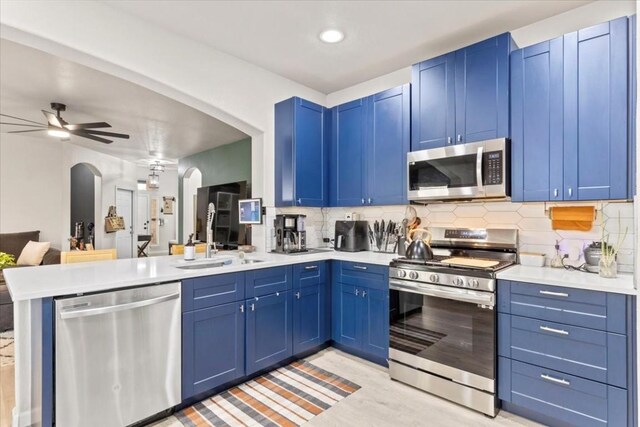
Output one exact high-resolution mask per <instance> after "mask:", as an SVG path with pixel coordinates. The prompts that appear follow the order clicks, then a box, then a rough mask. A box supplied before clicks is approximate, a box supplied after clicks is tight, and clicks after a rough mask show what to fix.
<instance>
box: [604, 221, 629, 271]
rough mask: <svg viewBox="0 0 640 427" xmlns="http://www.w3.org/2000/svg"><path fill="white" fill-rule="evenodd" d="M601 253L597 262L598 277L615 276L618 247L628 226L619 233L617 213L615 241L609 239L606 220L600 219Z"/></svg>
mask: <svg viewBox="0 0 640 427" xmlns="http://www.w3.org/2000/svg"><path fill="white" fill-rule="evenodd" d="M601 228H602V254H601V255H600V261H599V262H598V267H599V270H598V271H599V274H600V277H605V278H615V277H616V276H617V275H618V260H617V258H618V252H619V251H620V247H621V246H622V244H623V243H624V240H625V239H626V238H627V232H628V231H629V228H628V227H626V228H625V229H624V233H623V234H620V231H621V226H620V215H618V238H617V240H616V242H615V243H613V242H612V241H611V234H609V233H607V230H606V222H605V221H604V218H603V221H602V225H601Z"/></svg>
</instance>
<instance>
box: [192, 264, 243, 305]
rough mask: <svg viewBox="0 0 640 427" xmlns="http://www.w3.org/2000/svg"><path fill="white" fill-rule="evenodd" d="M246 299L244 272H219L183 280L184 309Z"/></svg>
mask: <svg viewBox="0 0 640 427" xmlns="http://www.w3.org/2000/svg"><path fill="white" fill-rule="evenodd" d="M242 299H244V273H229V274H218V275H215V276H206V277H197V278H195V279H187V280H183V281H182V311H183V312H186V311H191V310H199V309H201V308H207V307H213V306H214V305H220V304H228V303H230V302H235V301H240V300H242Z"/></svg>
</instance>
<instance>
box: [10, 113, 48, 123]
mask: <svg viewBox="0 0 640 427" xmlns="http://www.w3.org/2000/svg"><path fill="white" fill-rule="evenodd" d="M0 116H3V117H9V118H11V119H16V120H22V121H24V122H29V123H35V124H37V125H40V126H44V125H43V124H42V123H38V122H34V121H33V120H27V119H23V118H20V117H16V116H10V115H8V114H2V113H0Z"/></svg>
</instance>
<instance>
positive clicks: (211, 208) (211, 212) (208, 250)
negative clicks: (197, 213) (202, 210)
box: [205, 203, 218, 258]
mask: <svg viewBox="0 0 640 427" xmlns="http://www.w3.org/2000/svg"><path fill="white" fill-rule="evenodd" d="M215 213H216V207H215V205H214V204H213V203H209V208H208V209H207V248H206V254H205V258H211V256H212V255H214V254H216V253H218V250H217V249H215V248H214V249H213V251H212V250H211V245H212V244H214V245H215V242H212V240H213V230H212V227H213V215H214V214H215Z"/></svg>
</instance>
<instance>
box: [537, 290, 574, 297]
mask: <svg viewBox="0 0 640 427" xmlns="http://www.w3.org/2000/svg"><path fill="white" fill-rule="evenodd" d="M540 295H550V296H552V297H562V298H567V297H568V296H569V294H567V293H565V292H552V291H540Z"/></svg>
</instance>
